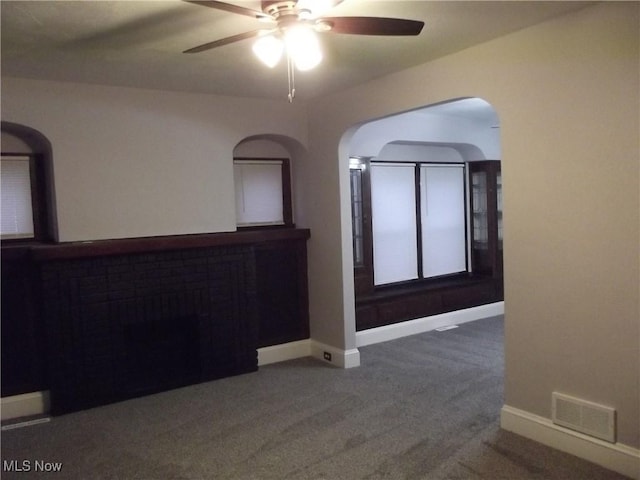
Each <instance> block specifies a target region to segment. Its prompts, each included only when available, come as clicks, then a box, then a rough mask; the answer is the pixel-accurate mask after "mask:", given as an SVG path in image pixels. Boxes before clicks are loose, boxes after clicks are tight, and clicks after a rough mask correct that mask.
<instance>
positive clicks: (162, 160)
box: [2, 78, 307, 241]
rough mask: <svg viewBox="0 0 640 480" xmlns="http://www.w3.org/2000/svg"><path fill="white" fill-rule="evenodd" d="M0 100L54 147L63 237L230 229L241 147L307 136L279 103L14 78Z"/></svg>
mask: <svg viewBox="0 0 640 480" xmlns="http://www.w3.org/2000/svg"><path fill="white" fill-rule="evenodd" d="M2 94H3V95H2V119H3V120H6V121H10V122H14V123H20V124H23V125H27V126H29V127H31V128H35V129H36V130H38V131H40V132H41V133H42V134H43V135H45V136H46V137H47V138H48V139H49V141H50V142H51V144H52V147H53V164H54V178H55V187H56V197H57V213H58V227H59V236H60V241H79V240H98V239H107V238H127V237H144V236H153V235H174V234H189V233H203V232H222V231H233V230H235V228H236V222H235V208H234V201H235V200H234V198H235V197H234V192H233V185H234V184H233V149H234V147H235V146H236V145H237V144H238V142H240V141H241V140H243V139H244V138H247V137H250V136H253V135H258V134H271V135H275V136H287V137H289V138H292V139H295V140H296V141H297V142H298V144H304V143H306V139H307V131H306V111H305V109H304V106H303V105H300V106H297V105H289V104H288V103H286V102H279V101H267V100H256V99H239V98H228V97H216V96H212V95H195V94H186V93H175V92H161V91H154V90H143V89H132V88H117V87H103V86H95V85H82V84H71V83H57V82H42V81H35V80H26V79H14V78H3V79H2ZM300 160H301V161H303V160H304V159H300Z"/></svg>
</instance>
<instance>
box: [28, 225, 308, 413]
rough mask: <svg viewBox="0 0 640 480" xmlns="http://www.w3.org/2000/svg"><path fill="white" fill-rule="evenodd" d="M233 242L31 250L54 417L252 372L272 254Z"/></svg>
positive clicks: (260, 246) (262, 246)
mask: <svg viewBox="0 0 640 480" xmlns="http://www.w3.org/2000/svg"><path fill="white" fill-rule="evenodd" d="M231 235H234V234H231ZM237 235H240V234H237ZM237 235H236V237H234V238H233V240H234V241H233V242H231V243H232V244H229V241H227V240H225V241H223V242H220V237H216V236H188V237H185V238H180V239H177V237H176V238H175V239H172V240H166V239H164V241H162V240H159V239H155V240H142V239H138V240H125V241H107V242H94V243H93V244H72V245H58V246H51V247H43V248H40V249H34V250H33V252H32V256H33V258H34V261H35V262H36V263H37V264H38V266H39V268H38V271H39V276H40V285H41V296H42V302H41V305H42V312H41V315H42V320H43V327H44V333H45V339H46V340H45V348H46V359H47V361H46V363H47V378H48V384H49V385H48V387H49V390H50V393H51V410H52V413H53V414H61V413H67V412H71V411H75V410H80V409H84V408H89V407H94V406H97V405H103V404H106V403H110V402H114V401H119V400H124V399H128V398H132V397H136V396H140V395H145V394H149V393H154V392H159V391H162V390H167V389H170V388H176V387H180V386H184V385H188V384H193V383H199V382H203V381H208V380H213V379H217V378H221V377H226V376H231V375H237V374H242V373H248V372H252V371H255V370H257V368H258V367H257V348H258V346H259V344H260V335H259V330H260V329H259V324H260V321H261V318H260V313H259V305H258V304H259V302H260V298H263V297H264V296H265V292H261V288H263V287H260V285H261V284H264V282H259V281H257V279H256V264H258V265H260V264H262V263H264V261H257V259H258V260H259V259H260V258H265V255H267V257H269V256H271V255H273V253H272V249H271V247H270V245H272V244H270V243H264V242H262V243H260V242H259V243H254V242H253V240H255V239H254V238H253V237H252V236H251V235H250V234H249V235H247V234H245V235H244V236H242V235H240V236H237ZM276 236H277V235H276ZM299 238H302V245H304V240H305V239H306V238H308V232H304V234H303V235H302V236H299ZM238 239H240V241H239V242H238ZM252 239H253V240H252ZM299 243H300V242H296V244H299ZM278 245H280V244H278ZM286 247H288V248H279V249H277V250H276V252H283V251H293V252H294V257H292V258H298V257H300V255H298V256H297V257H296V256H295V252H296V250H295V249H292V248H291V246H290V245H286ZM265 252H267V253H265ZM305 258H306V256H304V257H302V259H303V260H304V259H305ZM303 266H304V269H305V271H306V260H305V261H304V265H303ZM305 283H306V277H305ZM269 288H272V287H269ZM266 293H270V292H266ZM304 293H306V286H305V288H304ZM303 300H306V298H304V296H303ZM304 310H306V304H304V305H302V310H301V311H302V312H304ZM298 317H300V318H302V319H303V321H305V322H307V323H306V325H307V326H306V329H307V330H306V335H308V317H306V316H305V315H301V316H300V315H298ZM263 323H268V319H263ZM263 330H264V331H265V332H268V329H267V328H263ZM289 330H291V329H290V328H289ZM294 333H295V332H294ZM295 336H296V337H300V336H305V329H304V325H303V328H302V331H301V333H300V334H299V333H295Z"/></svg>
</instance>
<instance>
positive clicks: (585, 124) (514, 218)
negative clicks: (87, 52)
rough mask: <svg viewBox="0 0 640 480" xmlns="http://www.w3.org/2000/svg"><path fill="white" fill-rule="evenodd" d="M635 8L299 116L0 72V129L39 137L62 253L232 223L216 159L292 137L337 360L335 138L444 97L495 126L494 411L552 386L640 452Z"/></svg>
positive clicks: (386, 81) (540, 403)
mask: <svg viewBox="0 0 640 480" xmlns="http://www.w3.org/2000/svg"><path fill="white" fill-rule="evenodd" d="M639 9H640V4H638V3H637V2H633V3H631V2H627V3H625V2H621V3H603V4H598V5H596V6H593V7H589V8H587V9H584V10H581V11H578V12H576V13H573V14H570V15H567V16H564V17H560V18H558V19H554V20H551V21H549V22H546V23H544V24H541V25H539V26H536V27H533V28H529V29H526V30H523V31H520V32H517V33H515V34H512V35H509V36H507V37H503V38H501V39H497V40H494V41H492V42H489V43H486V44H483V45H480V46H478V47H474V48H471V49H468V50H465V51H463V52H460V53H457V54H454V55H451V56H448V57H445V58H442V59H440V60H437V61H433V62H430V63H428V64H425V65H422V66H419V67H416V68H412V69H410V70H406V71H404V72H401V73H399V74H396V75H391V76H388V77H385V78H382V79H379V80H377V81H375V82H371V83H369V84H367V85H364V86H359V87H357V88H354V89H352V90H349V91H346V92H343V93H340V94H336V95H333V96H329V97H325V98H321V99H317V100H316V101H314V102H311V104H310V105H309V111H308V112H307V111H306V109H305V106H304V104H303V103H296V104H294V105H289V104H288V103H287V102H282V101H279V100H278V101H266V100H265V101H259V100H255V99H251V100H249V99H230V98H224V97H215V96H208V95H192V94H180V93H173V92H158V91H151V90H136V89H126V88H111V87H98V86H89V85H77V84H62V83H55V82H40V81H33V80H23V79H7V78H3V81H2V117H3V120H7V121H11V122H15V123H22V124H25V125H28V126H30V127H32V128H35V129H37V130H39V131H40V132H42V133H43V134H44V135H45V136H46V137H47V138H48V139H49V140H50V141H51V144H52V146H53V154H54V159H53V160H54V168H55V182H56V192H57V207H58V208H57V211H58V220H59V230H60V240H61V241H71V240H96V239H102V238H119V237H136V236H148V235H167V234H182V233H202V232H217V231H225V230H233V229H235V219H234V205H233V201H234V200H233V199H234V196H233V191H232V189H233V181H232V178H233V176H232V161H231V160H232V152H233V148H234V147H235V146H236V145H237V144H238V142H239V141H241V140H242V139H244V138H246V137H249V136H252V135H261V134H265V133H266V134H274V135H275V136H278V137H282V138H284V137H287V138H293V139H295V140H294V141H291V145H292V148H288V151H297V152H298V156H299V157H301V156H304V157H305V158H304V159H302V161H298V160H299V159H298V158H296V159H295V162H296V164H295V168H296V178H295V181H294V184H295V186H294V189H295V191H296V192H297V195H298V198H297V199H296V200H297V203H298V204H300V205H301V206H299V207H297V209H298V211H297V223H298V224H299V225H300V226H305V227H306V226H308V227H311V230H312V236H311V239H310V241H309V274H310V309H311V312H310V313H311V332H312V337H313V338H314V339H315V340H318V341H320V342H323V343H326V344H328V345H332V346H335V347H337V348H343V349H352V348H354V347H355V321H354V307H353V277H352V258H351V237H350V228H351V225H350V221H351V220H350V214H349V212H350V205H349V195H348V189H349V182H348V168H347V157H348V152H349V148H348V140H349V136H350V134H352V133H353V130H354V129H355V127H356V126H357V125H358V124H359V123H361V122H365V121H368V120H371V119H374V118H379V117H382V116H385V115H389V114H392V113H396V112H400V111H405V110H408V109H412V108H415V107H418V106H424V105H428V104H432V103H436V102H440V101H443V100H447V99H453V98H459V97H468V96H472V97H474V96H477V97H481V98H483V99H485V100H487V101H489V102H490V103H491V104H492V105H493V106H494V107H495V108H496V110H497V112H498V114H499V116H500V119H501V126H502V128H501V134H502V154H503V155H502V161H503V177H504V198H505V205H504V207H505V277H506V286H505V296H506V299H505V308H506V382H505V388H506V392H505V394H506V398H505V402H506V403H507V404H508V405H510V406H513V407H516V408H519V409H522V410H525V411H527V412H531V413H534V414H538V415H541V416H544V417H549V416H550V405H551V392H552V391H554V390H558V391H560V392H563V393H567V394H572V395H576V396H579V397H583V398H585V399H588V400H592V401H595V402H599V403H604V404H606V405H610V406H612V407H615V408H616V409H617V411H618V426H619V436H618V440H619V441H620V442H621V443H624V444H627V445H630V446H635V447H638V446H640V439H639V436H638V425H639V422H640V417H639V412H638V408H639V406H638V403H639V402H638V399H639V398H640V389H639V381H640V370H639V369H640V367H639V358H638V354H639V350H640V347H639V338H640V332H639V316H640V312H639V303H640V298H639V297H640V291H639V276H640V272H639V258H638V257H639V256H638V245H639V217H640V215H639V213H640V205H639V203H640V202H639V185H640V181H639V180H640V178H639V165H640V153H639V138H638V136H639V133H638V132H639V130H640V125H639V119H638V109H639V106H640V100H639V96H640V93H639V92H640V82H639V79H638V71H639V67H640V65H639V51H638V43H639V41H638V24H639V20H640V18H639ZM307 122H308V124H307ZM307 127H308V130H307ZM307 131H308V132H309V137H308V139H307ZM301 145H306V146H307V148H308V151H309V158H306V153H304V149H303V148H302V147H301ZM294 156H296V154H294Z"/></svg>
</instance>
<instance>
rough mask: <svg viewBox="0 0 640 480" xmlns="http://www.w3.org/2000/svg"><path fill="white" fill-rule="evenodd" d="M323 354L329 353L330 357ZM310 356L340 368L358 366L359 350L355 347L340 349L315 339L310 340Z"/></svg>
mask: <svg viewBox="0 0 640 480" xmlns="http://www.w3.org/2000/svg"><path fill="white" fill-rule="evenodd" d="M325 354H329V356H330V359H327V358H326V357H325ZM311 356H312V357H313V358H317V359H319V360H322V361H323V362H326V363H329V364H331V365H334V366H336V367H340V368H353V367H359V366H360V351H359V350H358V349H357V348H352V349H350V350H341V349H339V348H336V347H332V346H330V345H326V344H324V343H320V342H318V341H316V340H311Z"/></svg>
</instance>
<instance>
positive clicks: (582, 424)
mask: <svg viewBox="0 0 640 480" xmlns="http://www.w3.org/2000/svg"><path fill="white" fill-rule="evenodd" d="M551 398H552V405H553V406H552V420H553V423H555V424H556V425H561V426H563V427H567V428H570V429H572V430H575V431H577V432H581V433H584V434H586V435H591V436H592V437H596V438H599V439H601V440H606V441H607V442H611V443H615V441H616V440H615V438H616V430H615V423H616V418H615V417H616V411H615V409H613V408H611V407H606V406H604V405H598V404H596V403H593V402H588V401H586V400H582V399H579V398H575V397H570V396H569V395H564V394H562V393H558V392H553V393H552V394H551Z"/></svg>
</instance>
